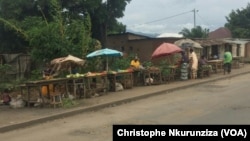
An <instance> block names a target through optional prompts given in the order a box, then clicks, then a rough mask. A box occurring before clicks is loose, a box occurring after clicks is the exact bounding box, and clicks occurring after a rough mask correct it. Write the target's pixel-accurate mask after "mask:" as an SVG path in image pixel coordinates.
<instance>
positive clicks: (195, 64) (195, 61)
mask: <svg viewBox="0 0 250 141" xmlns="http://www.w3.org/2000/svg"><path fill="white" fill-rule="evenodd" d="M189 60H190V61H189V62H190V67H191V74H190V79H196V78H197V70H198V58H197V55H196V53H195V52H194V50H193V49H192V48H191V49H190V55H189Z"/></svg>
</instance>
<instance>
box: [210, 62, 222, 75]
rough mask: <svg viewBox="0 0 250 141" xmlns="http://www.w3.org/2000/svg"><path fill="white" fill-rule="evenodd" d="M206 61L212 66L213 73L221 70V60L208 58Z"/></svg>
mask: <svg viewBox="0 0 250 141" xmlns="http://www.w3.org/2000/svg"><path fill="white" fill-rule="evenodd" d="M207 63H208V64H209V65H211V66H212V69H213V70H214V72H215V73H217V72H219V71H221V70H223V60H209V61H207Z"/></svg>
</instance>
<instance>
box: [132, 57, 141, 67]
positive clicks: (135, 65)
mask: <svg viewBox="0 0 250 141" xmlns="http://www.w3.org/2000/svg"><path fill="white" fill-rule="evenodd" d="M130 66H131V67H133V68H136V69H139V68H140V66H141V63H140V61H139V59H138V57H137V56H136V57H135V58H134V59H133V60H132V61H131V62H130Z"/></svg>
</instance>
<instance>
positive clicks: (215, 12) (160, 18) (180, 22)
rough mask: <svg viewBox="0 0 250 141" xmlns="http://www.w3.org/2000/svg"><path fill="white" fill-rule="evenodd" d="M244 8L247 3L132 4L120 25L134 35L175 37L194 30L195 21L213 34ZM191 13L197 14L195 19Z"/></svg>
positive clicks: (171, 0)
mask: <svg viewBox="0 0 250 141" xmlns="http://www.w3.org/2000/svg"><path fill="white" fill-rule="evenodd" d="M247 4H248V0H240V1H236V0H220V1H218V0H209V1H203V0H184V1H183V0H180V1H178V0H132V1H131V2H130V3H129V4H128V5H127V7H126V10H125V12H124V15H125V16H124V17H123V18H121V19H119V22H122V23H123V24H125V25H126V26H127V28H128V29H130V30H132V31H137V32H150V33H163V32H165V31H167V32H170V33H178V32H180V31H181V30H182V29H183V28H192V27H194V21H195V23H196V25H200V26H201V27H204V28H208V29H209V30H210V31H212V30H215V29H217V28H219V27H222V26H224V24H225V23H226V22H227V21H226V18H225V17H226V16H228V15H229V14H230V12H232V10H237V9H242V8H246V6H247ZM194 9H196V10H198V12H196V13H195V15H194V12H193V10H194ZM194 16H195V18H194Z"/></svg>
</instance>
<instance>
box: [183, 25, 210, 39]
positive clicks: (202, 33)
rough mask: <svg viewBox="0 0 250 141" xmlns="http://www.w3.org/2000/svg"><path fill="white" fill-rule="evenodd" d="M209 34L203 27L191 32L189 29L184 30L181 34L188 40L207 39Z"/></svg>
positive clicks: (197, 27) (193, 29)
mask: <svg viewBox="0 0 250 141" xmlns="http://www.w3.org/2000/svg"><path fill="white" fill-rule="evenodd" d="M208 33H209V29H206V28H204V29H203V28H202V27H201V26H196V27H195V28H192V29H191V30H189V29H188V28H184V29H182V31H181V32H179V34H182V35H183V37H186V38H207V37H208Z"/></svg>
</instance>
